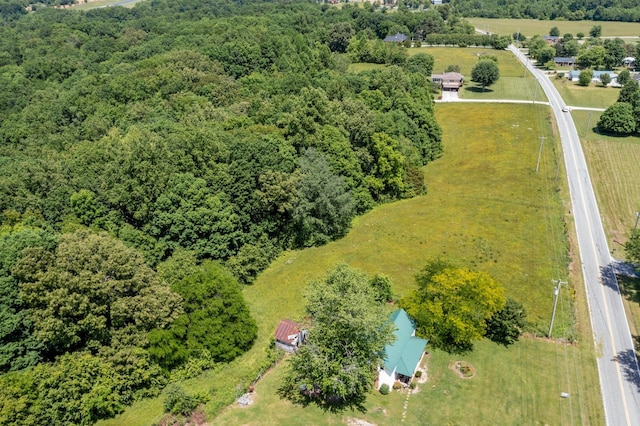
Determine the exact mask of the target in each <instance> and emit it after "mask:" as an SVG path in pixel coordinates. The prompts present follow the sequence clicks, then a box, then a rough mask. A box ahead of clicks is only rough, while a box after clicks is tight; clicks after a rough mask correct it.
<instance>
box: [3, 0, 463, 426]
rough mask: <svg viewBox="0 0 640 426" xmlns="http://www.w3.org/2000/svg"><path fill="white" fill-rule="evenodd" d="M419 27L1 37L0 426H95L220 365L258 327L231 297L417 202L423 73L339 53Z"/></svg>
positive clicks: (93, 16) (195, 16) (398, 16)
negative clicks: (373, 65)
mask: <svg viewBox="0 0 640 426" xmlns="http://www.w3.org/2000/svg"><path fill="white" fill-rule="evenodd" d="M425 15H426V17H425ZM427 18H428V19H427ZM425 19H426V20H425ZM425 22H436V23H440V24H441V23H443V22H444V20H443V18H442V16H441V15H440V14H439V13H437V12H436V13H435V14H434V12H429V13H428V14H420V13H408V12H407V13H404V12H400V13H394V14H386V13H381V12H377V11H375V10H374V9H372V8H363V9H360V8H355V7H345V8H343V9H342V10H338V9H335V8H330V7H321V6H318V5H315V4H305V3H295V4H288V3H259V4H257V3H256V4H252V3H249V4H245V5H236V4H234V3H231V2H225V1H184V2H176V1H168V0H167V1H162V0H159V1H153V2H143V3H140V4H139V5H137V6H136V7H135V8H133V9H125V8H117V7H116V8H106V9H99V10H94V11H91V12H86V13H85V12H75V11H65V10H56V9H43V10H39V11H36V12H32V13H29V14H27V15H25V16H22V17H20V18H18V19H15V20H13V21H11V22H5V24H4V25H2V26H1V27H0V165H1V167H0V319H1V320H2V327H1V328H0V371H1V372H2V373H4V374H3V375H2V376H0V424H12V425H13V424H52V425H55V424H90V423H92V422H94V421H96V420H97V419H100V418H105V417H110V416H113V415H114V414H116V413H118V412H120V411H122V410H123V409H124V407H125V406H126V405H129V404H131V403H132V402H133V401H134V400H135V399H138V398H141V397H145V396H148V395H154V394H157V393H158V392H159V391H160V390H161V389H162V388H163V387H164V386H165V384H166V383H167V382H168V381H169V380H175V379H176V378H184V377H189V376H191V375H193V374H197V373H198V372H199V371H202V369H204V368H212V367H214V366H216V365H218V364H220V363H224V362H228V361H230V360H232V359H233V358H235V357H236V356H238V355H239V354H241V353H242V352H244V351H246V350H247V349H248V348H249V347H251V345H252V344H253V341H254V339H255V336H256V330H257V328H256V324H255V321H254V320H253V319H252V318H251V315H250V312H249V311H248V308H247V306H246V305H245V303H244V300H243V298H242V294H241V290H240V287H239V285H238V281H240V282H242V283H250V282H251V281H252V280H253V279H254V278H255V276H256V275H257V274H258V273H259V272H260V271H261V270H263V269H264V268H265V267H266V266H268V264H269V262H270V261H271V260H272V259H273V258H274V257H275V256H277V255H278V253H279V252H281V251H282V250H285V249H289V248H295V247H305V246H313V245H319V244H324V243H326V242H327V241H330V240H333V239H335V238H339V237H341V236H342V235H344V234H345V233H346V232H347V231H348V229H349V226H350V223H351V220H352V218H353V217H354V216H355V215H357V214H360V213H362V212H365V211H367V210H369V209H371V208H372V207H373V206H375V205H376V204H378V203H384V202H388V201H391V200H396V199H401V198H407V197H412V196H414V195H416V194H421V193H423V192H424V191H425V190H426V187H425V183H424V177H423V174H422V170H421V167H422V166H424V165H425V164H427V163H428V162H430V161H432V160H433V159H435V158H438V157H439V156H440V155H441V154H442V146H441V130H440V127H439V126H438V124H437V123H436V121H435V118H434V115H433V100H432V95H431V84H430V82H429V79H428V76H429V74H430V72H431V67H432V66H433V58H431V57H429V56H428V55H417V56H415V57H413V58H410V59H409V58H408V54H407V51H406V48H405V47H403V46H400V45H386V48H387V49H385V50H387V51H389V52H392V53H390V54H388V55H386V56H385V55H381V56H377V57H378V58H379V59H380V62H383V63H385V64H387V66H386V67H384V68H382V69H378V70H374V71H368V72H362V73H359V74H356V73H349V72H347V66H348V64H349V61H350V59H349V58H350V57H351V56H350V55H352V54H353V52H354V49H353V48H352V49H351V53H343V52H348V51H349V47H350V45H351V43H353V42H354V41H355V40H358V42H359V43H360V44H359V46H360V48H359V49H358V50H357V51H358V52H359V53H360V54H362V55H365V54H367V52H371V50H368V48H369V47H371V48H372V49H373V51H376V52H377V51H379V50H380V49H379V47H376V46H380V43H382V42H381V41H380V39H381V38H382V37H383V36H386V35H387V34H388V33H392V34H395V32H402V31H406V33H407V34H419V33H420V31H423V32H424V33H425V34H426V32H428V29H426V28H427V27H425ZM455 22H456V20H455V19H453V20H452V23H455ZM458 24H460V25H462V24H461V23H460V21H458ZM458 24H456V25H458ZM451 25H452V24H446V25H445V26H444V27H442V28H444V30H443V29H442V28H441V29H439V30H438V31H445V32H446V31H457V30H455V28H454V27H452V26H451ZM463 26H464V25H463ZM438 28H440V27H438ZM365 41H366V43H365ZM376 49H377V50H376ZM229 271H230V272H229ZM234 386H235V385H234ZM216 392H218V390H217V391H216ZM219 392H221V393H223V394H224V393H225V392H227V393H229V392H230V393H231V394H232V393H233V389H231V390H229V389H221V390H219Z"/></svg>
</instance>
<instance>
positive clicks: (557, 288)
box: [548, 280, 567, 339]
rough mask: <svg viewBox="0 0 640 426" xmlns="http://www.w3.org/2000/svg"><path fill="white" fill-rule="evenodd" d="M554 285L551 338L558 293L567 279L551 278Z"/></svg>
mask: <svg viewBox="0 0 640 426" xmlns="http://www.w3.org/2000/svg"><path fill="white" fill-rule="evenodd" d="M551 282H552V283H553V284H554V286H553V313H552V314H551V325H549V336H548V337H549V339H550V338H551V331H552V330H553V320H554V319H555V318H556V306H558V293H560V287H561V286H562V284H564V285H566V284H567V282H566V281H562V280H551Z"/></svg>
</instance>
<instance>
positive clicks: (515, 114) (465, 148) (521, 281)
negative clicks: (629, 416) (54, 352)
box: [101, 104, 604, 426]
mask: <svg viewBox="0 0 640 426" xmlns="http://www.w3.org/2000/svg"><path fill="white" fill-rule="evenodd" d="M436 114H437V119H438V122H439V123H441V125H442V127H443V130H444V148H445V154H444V156H443V158H441V159H439V160H437V161H435V162H433V163H432V164H429V165H427V166H426V167H425V173H426V181H427V183H428V185H429V192H428V194H427V195H425V196H421V197H416V198H413V199H410V200H404V201H401V202H396V203H392V204H387V205H383V206H380V207H377V208H376V209H374V210H373V211H371V212H369V213H368V214H366V215H363V216H361V217H359V218H356V219H355V220H354V223H353V228H352V230H351V231H350V232H349V234H348V235H347V236H346V237H344V238H343V239H341V240H339V241H336V242H333V243H331V244H328V245H326V246H323V247H318V248H311V249H306V250H300V251H291V252H287V253H284V254H283V255H282V256H280V257H279V258H278V259H277V260H276V261H275V262H274V263H273V264H272V265H271V266H270V267H269V268H268V269H267V270H266V271H265V272H263V273H262V274H261V275H260V276H259V278H258V280H257V281H256V282H255V283H254V284H253V285H252V286H248V287H246V288H245V290H244V295H245V298H246V300H247V303H248V304H249V306H250V309H251V312H252V314H253V316H254V318H256V320H257V323H258V340H257V342H256V344H255V345H254V348H253V349H252V350H250V351H249V352H248V353H246V354H245V355H243V356H241V357H240V358H238V359H237V360H235V361H234V362H232V363H230V364H229V365H227V366H225V367H224V368H223V369H222V370H220V371H216V372H210V373H206V374H204V375H202V376H200V377H198V378H196V379H193V380H191V381H188V382H185V383H182V384H181V386H182V387H183V388H185V389H186V390H187V391H190V392H209V393H211V392H212V398H211V401H210V402H209V403H208V404H207V406H206V408H205V410H206V411H207V413H209V414H210V415H215V414H218V412H219V409H220V408H221V407H222V406H223V405H225V404H229V403H230V402H231V401H232V400H233V398H234V396H235V395H236V394H237V392H238V389H240V390H241V389H242V388H243V386H246V385H247V383H248V380H247V379H252V378H254V377H255V376H250V375H251V374H253V369H254V368H255V366H256V365H257V363H258V362H259V361H260V360H261V359H262V357H263V355H262V354H263V353H264V348H265V346H266V345H267V344H268V343H269V338H270V336H271V335H272V333H273V331H274V330H275V327H276V325H277V323H278V321H279V320H281V319H283V318H290V319H294V320H296V319H301V318H302V317H303V315H304V304H305V300H304V292H305V288H306V286H307V284H308V282H309V280H313V279H317V278H319V277H321V276H322V275H323V274H324V273H325V272H326V270H327V269H329V268H330V267H332V266H333V265H335V264H337V263H339V262H345V263H347V264H349V265H351V266H352V267H355V268H358V269H360V270H362V271H365V272H366V273H367V274H370V275H372V274H375V273H382V274H386V275H388V276H389V277H390V278H391V279H392V281H393V284H394V287H393V290H394V292H395V293H396V295H398V296H401V295H405V294H407V293H408V292H410V291H411V290H413V289H414V288H415V283H414V275H415V274H416V273H417V272H418V271H419V270H420V269H421V268H422V267H423V266H424V265H425V263H426V262H427V261H429V260H430V259H434V258H437V257H440V258H445V259H448V260H450V261H452V262H454V263H456V264H458V265H462V266H469V267H472V268H477V269H480V270H485V271H487V272H489V273H490V274H491V275H492V276H493V277H494V278H496V279H497V280H499V281H500V282H502V283H503V284H504V286H505V288H506V292H507V295H508V296H510V297H513V298H515V299H517V300H519V301H521V302H522V303H523V304H524V305H525V306H526V309H527V311H528V314H529V320H530V321H531V322H532V323H533V325H532V329H533V330H535V331H536V332H537V334H538V335H544V334H546V332H547V330H548V327H549V321H550V316H551V308H552V302H553V299H552V297H553V287H552V284H551V279H552V278H556V279H557V278H562V279H567V278H568V276H567V275H568V272H567V262H568V259H567V242H566V239H565V238H566V237H565V232H564V226H563V222H562V216H563V207H562V201H561V200H560V196H559V192H558V188H563V184H562V181H559V182H556V181H555V180H554V176H555V171H556V162H555V158H556V157H555V155H554V149H553V148H554V146H556V145H557V143H556V141H555V139H554V137H553V135H552V134H551V128H550V126H549V117H548V115H547V114H548V108H547V107H544V106H534V105H491V104H482V105H480V104H455V105H452V104H439V105H437V106H436ZM540 136H544V137H546V139H544V140H543V141H544V145H543V150H542V156H541V159H540V170H539V173H538V174H536V173H535V168H536V163H537V158H538V152H539V146H540V145H539V141H540V140H539V137H540ZM561 176H562V174H561ZM560 191H562V189H560ZM572 284H573V283H572ZM570 299H571V297H570V295H569V292H568V291H566V290H563V291H562V292H561V297H560V302H559V306H558V315H557V316H556V323H555V324H556V325H555V327H554V337H556V338H575V339H576V341H577V342H578V343H577V344H574V345H564V344H561V343H555V342H551V341H548V340H546V339H541V338H534V337H528V338H526V339H524V340H523V341H522V342H521V343H519V344H518V345H516V346H514V347H512V348H509V349H504V348H501V347H499V346H498V345H495V344H493V343H490V342H481V343H480V344H478V345H477V348H476V350H475V351H474V352H473V353H472V354H470V355H469V356H468V357H465V358H463V359H466V360H468V361H469V362H471V363H472V364H473V365H474V366H475V367H476V368H477V370H478V376H477V379H478V380H476V379H472V380H466V381H463V380H459V379H457V378H456V377H455V376H450V375H448V373H449V370H447V368H448V365H449V363H450V362H452V361H453V360H454V358H452V357H450V356H449V355H447V354H445V353H442V352H438V351H434V352H433V353H432V357H431V363H430V367H429V368H430V371H431V372H430V374H431V375H432V377H433V378H432V380H430V381H429V382H428V383H427V384H426V385H425V387H424V389H423V391H422V392H421V393H420V394H417V395H415V398H414V396H412V397H411V399H410V402H409V410H408V412H407V424H425V421H423V420H420V419H427V420H426V424H450V423H454V424H455V423H457V424H514V419H515V423H524V424H572V423H574V424H577V423H581V424H602V422H603V421H604V420H603V417H602V408H601V403H600V397H599V386H598V385H597V383H598V382H597V380H598V379H597V370H596V366H595V355H594V350H593V343H592V340H591V336H590V333H589V332H588V331H587V330H585V329H584V328H582V327H578V328H572V327H573V325H574V324H573V316H572V314H571V310H572V305H571V302H570ZM579 305H580V304H579ZM580 306H582V305H580ZM583 309H584V308H583ZM575 330H580V332H579V333H577V332H576V331H575ZM456 359H457V358H456ZM281 374H282V365H281V366H280V367H278V368H276V369H275V371H273V372H272V373H271V374H269V375H267V376H266V377H265V378H264V379H263V380H262V381H261V382H260V383H259V385H258V389H257V392H258V395H259V396H258V400H257V401H256V404H255V405H254V406H253V407H251V408H249V409H246V410H240V409H236V408H229V409H226V410H225V411H224V413H222V414H221V415H220V416H218V417H216V418H215V419H214V420H213V424H230V425H235V424H261V425H262V424H282V425H290V424H314V425H315V424H339V423H341V424H343V421H344V418H345V417H348V416H350V414H349V415H347V416H343V415H342V414H340V415H337V414H336V415H330V414H326V413H323V412H321V411H319V410H317V409H315V408H313V407H307V408H304V409H303V408H300V407H293V406H291V405H290V404H289V403H287V402H285V401H280V400H279V399H278V398H277V396H275V395H274V391H275V389H276V388H277V387H278V383H279V379H278V378H279V377H281V376H280V375H281ZM263 386H264V387H263ZM560 392H570V393H571V395H572V396H571V398H570V400H565V399H562V398H560V397H559V395H560ZM404 398H405V397H404V395H399V394H397V393H396V394H393V395H390V396H388V397H386V398H384V397H382V396H381V395H378V394H376V395H372V396H371V398H369V401H368V402H367V404H368V405H367V407H368V411H367V413H365V414H362V415H360V414H357V415H355V414H354V415H353V417H358V418H366V419H369V420H370V421H372V422H374V423H377V424H380V425H382V424H396V423H397V422H398V418H399V417H398V416H399V415H401V411H402V405H403V403H404ZM381 407H382V408H381ZM385 410H386V413H385ZM161 416H162V397H158V398H155V399H148V400H144V401H141V402H138V403H136V404H135V405H134V406H133V407H131V408H130V409H128V410H127V411H126V412H125V413H123V414H122V415H120V416H118V417H117V418H115V419H113V420H111V421H106V422H102V423H101V424H104V425H121V424H127V425H131V426H135V425H147V424H151V423H153V422H157V421H158V420H159V419H160V417H161Z"/></svg>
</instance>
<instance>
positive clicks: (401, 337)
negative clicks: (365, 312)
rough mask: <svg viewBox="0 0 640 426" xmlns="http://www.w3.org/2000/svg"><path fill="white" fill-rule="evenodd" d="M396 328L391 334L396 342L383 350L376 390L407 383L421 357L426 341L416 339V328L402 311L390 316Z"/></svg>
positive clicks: (399, 310)
mask: <svg viewBox="0 0 640 426" xmlns="http://www.w3.org/2000/svg"><path fill="white" fill-rule="evenodd" d="M391 321H392V322H393V324H394V325H395V327H396V330H395V331H394V332H393V334H394V335H395V336H396V341H395V342H393V343H392V344H390V345H387V346H385V348H384V353H385V355H384V359H383V360H382V364H380V366H379V369H378V389H380V386H382V385H384V384H386V385H387V386H389V387H390V388H391V387H392V386H393V384H394V383H395V381H396V380H397V381H400V382H403V383H409V382H410V381H411V379H412V378H413V375H414V374H415V372H416V370H417V369H418V366H419V365H420V361H422V357H423V356H424V348H425V347H426V346H427V341H426V340H425V339H421V338H419V337H416V336H415V334H416V327H415V325H414V323H413V320H412V319H411V318H410V317H409V314H407V312H406V311H405V310H404V309H398V310H397V311H395V312H394V313H393V314H391Z"/></svg>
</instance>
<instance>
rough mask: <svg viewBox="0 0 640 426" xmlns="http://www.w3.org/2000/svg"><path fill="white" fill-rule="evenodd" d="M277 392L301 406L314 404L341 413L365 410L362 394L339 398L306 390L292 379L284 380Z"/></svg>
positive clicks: (281, 396) (363, 411)
mask: <svg viewBox="0 0 640 426" xmlns="http://www.w3.org/2000/svg"><path fill="white" fill-rule="evenodd" d="M277 392H278V395H280V398H283V399H288V400H289V401H291V402H292V403H293V404H297V405H300V406H302V407H307V406H308V405H310V404H315V405H316V406H317V407H318V408H320V409H322V410H323V411H328V412H330V413H342V412H344V411H347V410H350V411H358V412H360V413H365V412H367V409H366V407H365V406H364V404H365V402H366V399H367V398H366V395H362V394H359V395H352V396H350V397H349V398H341V397H338V396H334V395H326V394H323V393H321V392H319V391H313V390H308V389H307V388H306V387H304V386H296V385H295V384H294V382H292V381H285V383H284V384H283V385H282V386H281V387H280V388H279V389H278V391H277Z"/></svg>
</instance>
